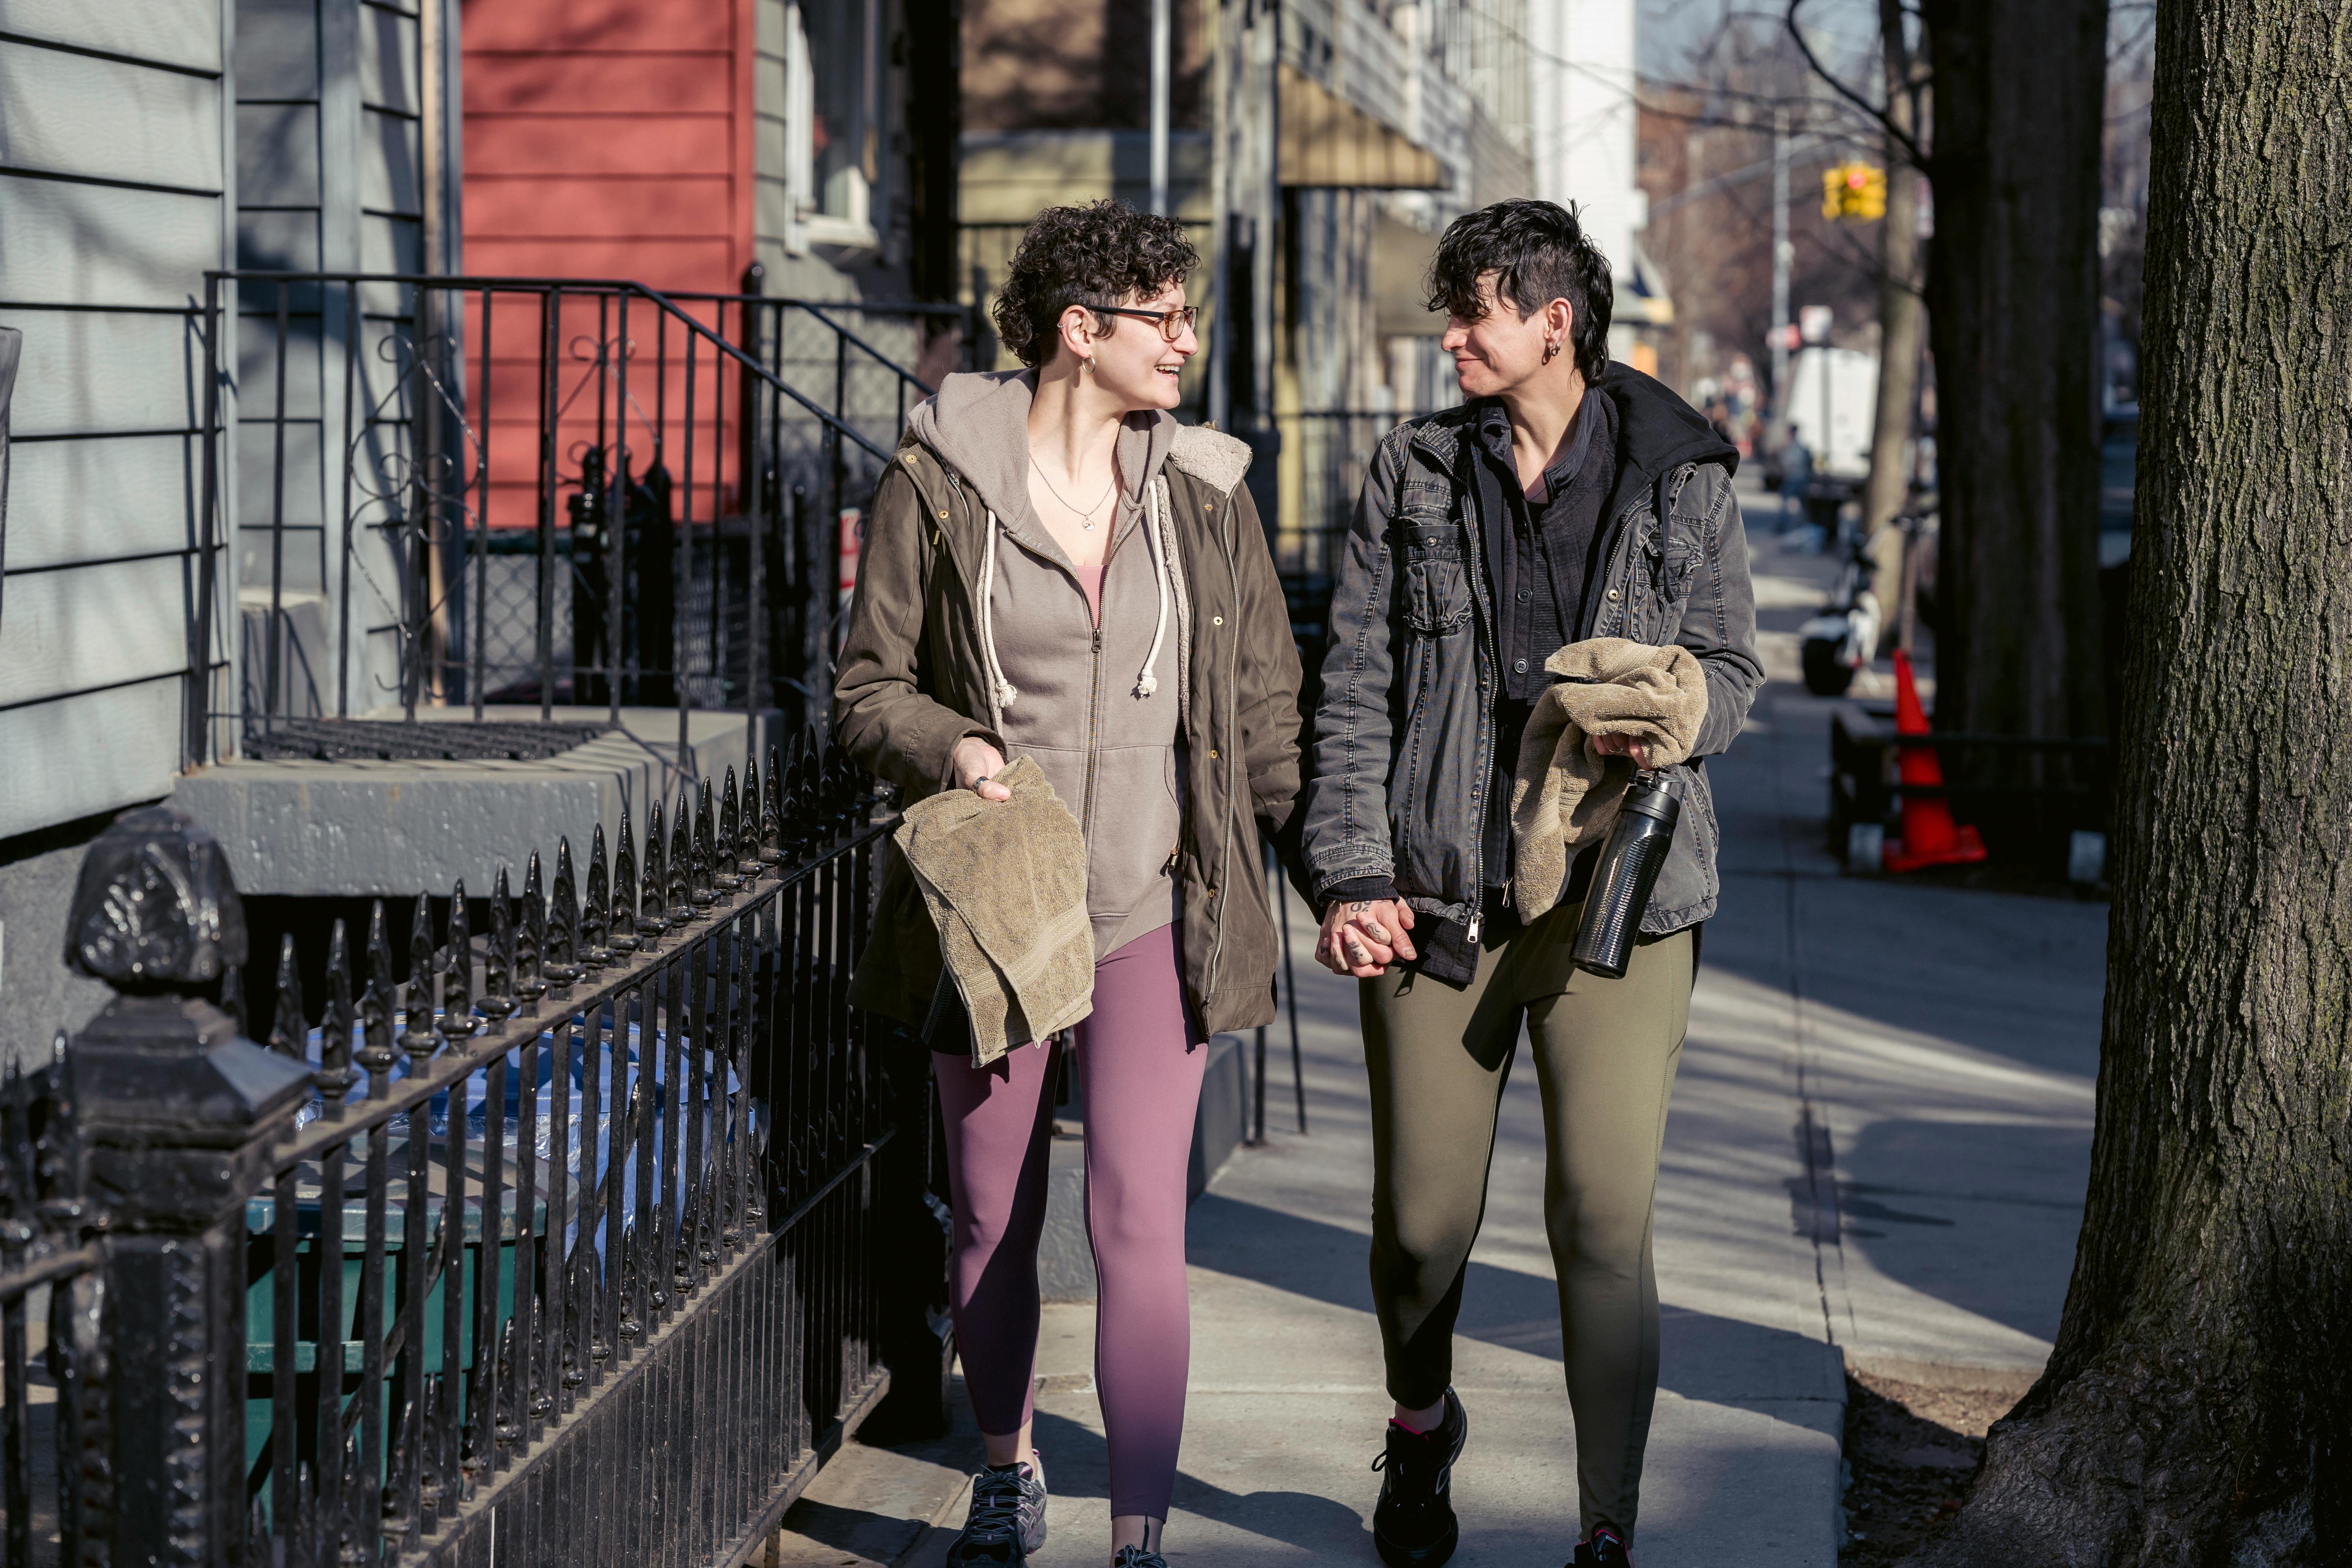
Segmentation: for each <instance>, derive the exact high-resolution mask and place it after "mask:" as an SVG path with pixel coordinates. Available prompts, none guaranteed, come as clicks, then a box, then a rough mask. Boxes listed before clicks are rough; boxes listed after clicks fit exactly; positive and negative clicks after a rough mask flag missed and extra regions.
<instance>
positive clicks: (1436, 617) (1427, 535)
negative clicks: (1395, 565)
mask: <svg viewBox="0 0 2352 1568" xmlns="http://www.w3.org/2000/svg"><path fill="white" fill-rule="evenodd" d="M1398 526H1399V528H1400V530H1401V531H1402V532H1403V533H1404V535H1405V539H1404V584H1403V586H1404V618H1405V624H1406V625H1407V626H1411V627H1412V629H1413V630H1414V631H1416V632H1418V633H1420V634H1421V635H1422V636H1423V637H1451V636H1453V635H1454V634H1455V633H1457V632H1460V631H1462V630H1464V629H1465V628H1466V627H1467V626H1469V625H1470V578H1469V574H1468V573H1467V572H1466V571H1465V569H1464V567H1463V563H1462V545H1461V542H1460V540H1459V539H1458V538H1456V537H1455V536H1454V529H1453V527H1452V526H1451V525H1440V526H1437V527H1426V526H1423V525H1420V524H1416V523H1412V522H1400V523H1399V525H1398Z"/></svg>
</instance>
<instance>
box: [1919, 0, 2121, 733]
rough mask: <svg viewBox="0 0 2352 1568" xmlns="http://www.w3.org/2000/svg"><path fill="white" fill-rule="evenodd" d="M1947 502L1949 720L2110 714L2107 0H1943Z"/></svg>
mask: <svg viewBox="0 0 2352 1568" xmlns="http://www.w3.org/2000/svg"><path fill="white" fill-rule="evenodd" d="M1922 15H1923V16H1924V17H1925V19H1926V22H1927V31H1928V36H1929V39H1930V42H1931V45H1932V47H1933V50H1934V58H1935V69H1936V82H1935V103H1934V110H1933V118H1934V122H1935V153H1934V154H1933V165H1934V175H1935V190H1936V232H1935V236H1934V237H1933V238H1932V239H1931V240H1930V242H1929V246H1928V290H1929V292H1928V304H1929V307H1930V320H1931V329H1930V330H1931V332H1932V337H1933V343H1934V348H1935V353H1936V406H1937V470H1938V484H1939V489H1940V493H1941V500H1942V508H1943V525H1942V544H1941V552H1942V553H1941V558H1940V562H1939V565H1938V571H1937V603H1938V605H1939V615H1938V618H1937V626H1936V655H1937V658H1936V675H1937V703H1936V721H1937V725H1938V726H1939V727H1941V728H1944V729H1948V730H1962V731H1990V732H1994V733H2000V734H2011V735H2101V734H2105V732H2106V723H2105V701H2104V693H2103V691H2102V686H2103V682H2102V680H2101V679H2100V666H2099V585H2098V534H2097V530H2098V499H2099V496H2098V486H2099V471H2098V455H2099V454H2098V412H2099V410H2098V380H2097V375H2096V363H2095V362H2096V349H2097V342H2098V330H2099V316H2098V238H2097V225H2098V217H2097V214H2098V205H2099V152H2100V131H2101V127H2102V109H2101V105H2102V102H2103V99H2102V96H2101V82H2102V79H2103V77H2104V73H2105V65H2106V0H1926V4H1925V5H1923V6H1922Z"/></svg>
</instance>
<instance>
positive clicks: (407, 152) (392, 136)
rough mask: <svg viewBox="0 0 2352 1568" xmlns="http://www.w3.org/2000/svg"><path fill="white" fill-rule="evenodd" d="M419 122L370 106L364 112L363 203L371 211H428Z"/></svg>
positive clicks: (361, 201)
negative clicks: (424, 193) (425, 199)
mask: <svg viewBox="0 0 2352 1568" xmlns="http://www.w3.org/2000/svg"><path fill="white" fill-rule="evenodd" d="M420 146H421V138H420V136H419V128H418V125H417V122H416V121H414V120H409V119H405V118H403V117H402V116H399V115H395V114H386V113H383V112H382V111H381V110H373V109H370V110H365V111H364V113H363V114H362V126H361V136H360V205H361V207H362V209H364V210H365V211H367V212H370V213H419V212H422V211H424V207H425V204H424V199H423V188H424V182H423V179H422V177H421V176H422V173H423V168H424V165H423V163H422V161H421V160H422V153H421V151H420Z"/></svg>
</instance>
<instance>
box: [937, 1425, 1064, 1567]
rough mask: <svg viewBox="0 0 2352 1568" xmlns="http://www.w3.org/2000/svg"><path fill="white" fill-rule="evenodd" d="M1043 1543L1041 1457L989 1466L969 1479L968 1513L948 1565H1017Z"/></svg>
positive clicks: (952, 1545) (1043, 1503)
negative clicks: (1026, 1461)
mask: <svg viewBox="0 0 2352 1568" xmlns="http://www.w3.org/2000/svg"><path fill="white" fill-rule="evenodd" d="M1043 1545H1045V1460H1044V1459H1043V1458H1040V1457H1039V1456H1038V1455H1036V1454H1034V1453H1032V1454H1031V1455H1030V1456H1029V1462H1028V1463H1026V1464H1016V1465H1002V1466H999V1465H991V1466H989V1467H988V1468H985V1469H983V1470H982V1471H981V1472H980V1473H979V1474H978V1475H976V1476H974V1477H972V1478H971V1514H970V1515H969V1516H967V1517H966V1518H965V1520H964V1521H963V1533H962V1534H961V1535H959V1536H957V1537H956V1538H955V1541H954V1542H953V1543H952V1544H950V1546H949V1547H948V1561H947V1568H1018V1564H1021V1563H1026V1562H1028V1561H1029V1553H1031V1552H1034V1551H1036V1550H1037V1549H1038V1548H1039V1547H1041V1546H1043Z"/></svg>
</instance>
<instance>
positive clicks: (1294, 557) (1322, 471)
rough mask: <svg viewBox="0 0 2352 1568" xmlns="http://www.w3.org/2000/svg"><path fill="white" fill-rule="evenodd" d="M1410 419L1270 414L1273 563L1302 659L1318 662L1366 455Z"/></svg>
mask: <svg viewBox="0 0 2352 1568" xmlns="http://www.w3.org/2000/svg"><path fill="white" fill-rule="evenodd" d="M1413 417H1416V416H1414V415H1411V414H1394V413H1380V412H1375V411H1370V410H1364V411H1359V410H1340V409H1317V410H1310V411H1308V412H1306V413H1300V414H1286V415H1278V416H1276V425H1277V426H1279V427H1280V429H1281V431H1282V457H1281V459H1280V460H1281V463H1282V481H1281V482H1282V509H1281V510H1282V515H1281V518H1280V520H1279V522H1278V524H1277V526H1276V531H1275V538H1274V544H1275V552H1274V563H1275V567H1276V571H1278V572H1279V573H1280V574H1281V576H1282V584H1283V591H1284V595H1285V597H1286V599H1287V600H1288V601H1289V605H1290V620H1291V628H1292V631H1293V632H1294V634H1295V635H1296V636H1297V638H1298V642H1299V646H1300V647H1301V649H1302V650H1303V651H1304V652H1305V653H1306V654H1307V656H1308V657H1309V658H1310V660H1312V659H1313V658H1318V657H1319V655H1320V653H1321V650H1322V647H1323V642H1324V638H1325V637H1326V635H1327V633H1328V623H1329V620H1330V616H1331V590H1332V587H1333V584H1335V583H1336V582H1337V580H1338V577H1339V560H1340V554H1341V552H1342V551H1343V550H1344V549H1345V547H1346V544H1347V539H1348V525H1349V521H1350V520H1351V519H1352V518H1353V517H1354V516H1355V511H1356V498H1357V496H1358V495H1360V493H1361V492H1362V490H1363V488H1364V476H1365V474H1366V473H1368V472H1369V471H1370V468H1371V463H1372V454H1373V453H1374V452H1375V451H1376V450H1377V449H1378V448H1379V447H1380V444H1381V437H1383V436H1386V435H1387V434H1388V433H1389V432H1390V431H1391V430H1393V429H1395V428H1396V427H1397V426H1398V425H1400V424H1402V422H1403V421H1405V420H1406V419H1409V418H1413ZM1309 668H1310V671H1311V669H1312V668H1314V667H1313V665H1312V663H1311V662H1310V665H1309Z"/></svg>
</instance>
